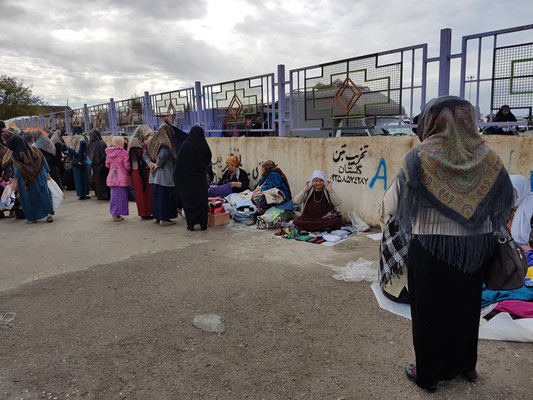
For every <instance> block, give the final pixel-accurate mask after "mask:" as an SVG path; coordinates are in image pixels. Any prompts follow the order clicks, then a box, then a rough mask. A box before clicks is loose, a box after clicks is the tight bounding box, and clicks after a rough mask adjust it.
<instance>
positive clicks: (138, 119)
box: [115, 97, 144, 134]
mask: <svg viewBox="0 0 533 400" xmlns="http://www.w3.org/2000/svg"><path fill="white" fill-rule="evenodd" d="M143 106H144V97H135V98H133V99H127V100H120V101H115V109H116V112H117V125H118V133H119V134H131V133H132V132H133V131H134V130H135V128H136V127H137V126H139V125H141V124H143V118H142V116H143Z"/></svg>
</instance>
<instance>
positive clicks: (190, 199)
mask: <svg viewBox="0 0 533 400" xmlns="http://www.w3.org/2000/svg"><path fill="white" fill-rule="evenodd" d="M210 165H211V149H210V148H209V145H208V144H207V141H206V140H205V136H204V130H203V129H202V128H201V127H199V126H194V127H193V128H192V129H191V132H190V133H189V137H188V138H187V140H185V142H183V144H182V145H181V147H180V150H179V153H178V159H177V161H176V179H177V185H178V186H177V189H178V193H179V196H180V198H181V201H182V202H183V209H184V210H185V218H186V219H187V229H188V230H190V231H192V230H194V225H196V224H200V227H201V229H202V230H205V229H207V210H208V201H207V170H208V168H209V166H210Z"/></svg>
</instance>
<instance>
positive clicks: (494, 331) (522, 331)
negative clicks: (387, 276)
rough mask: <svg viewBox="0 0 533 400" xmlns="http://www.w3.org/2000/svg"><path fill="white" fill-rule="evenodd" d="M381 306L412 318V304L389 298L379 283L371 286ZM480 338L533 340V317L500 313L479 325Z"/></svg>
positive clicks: (511, 340)
mask: <svg viewBox="0 0 533 400" xmlns="http://www.w3.org/2000/svg"><path fill="white" fill-rule="evenodd" d="M370 287H371V288H372V291H373V292H374V296H376V300H377V301H378V304H379V306H380V307H381V308H383V309H384V310H387V311H390V312H391V313H393V314H396V315H399V316H400V317H404V318H407V319H411V306H410V305H408V304H400V303H395V302H394V301H392V300H389V299H387V298H386V297H385V296H384V295H383V292H382V291H381V288H380V287H379V285H378V284H377V283H374V284H372V285H371V286H370ZM479 338H480V339H489V340H506V341H510V342H533V318H522V319H512V318H511V316H510V315H509V314H508V313H499V314H497V315H496V316H495V317H493V318H492V319H491V320H490V321H488V322H487V323H485V324H484V325H482V326H480V327H479Z"/></svg>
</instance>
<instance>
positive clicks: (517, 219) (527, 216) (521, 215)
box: [507, 174, 533, 246]
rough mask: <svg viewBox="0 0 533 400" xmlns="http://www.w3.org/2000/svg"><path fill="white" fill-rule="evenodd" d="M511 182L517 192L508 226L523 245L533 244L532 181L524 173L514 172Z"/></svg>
mask: <svg viewBox="0 0 533 400" xmlns="http://www.w3.org/2000/svg"><path fill="white" fill-rule="evenodd" d="M511 182H512V183H513V188H514V190H515V193H516V201H515V203H514V208H513V210H512V212H511V218H509V221H508V223H507V227H508V229H509V231H510V233H511V236H512V237H513V239H514V241H515V242H516V243H518V244H520V245H522V246H531V245H532V244H533V240H532V236H533V235H532V232H531V222H532V217H533V193H532V192H531V182H530V181H529V179H527V178H526V177H524V176H522V175H517V174H512V175H511Z"/></svg>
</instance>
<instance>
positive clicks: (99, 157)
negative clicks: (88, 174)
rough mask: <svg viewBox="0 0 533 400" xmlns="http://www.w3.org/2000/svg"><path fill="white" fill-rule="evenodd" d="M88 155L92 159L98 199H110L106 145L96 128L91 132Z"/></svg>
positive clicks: (95, 190)
mask: <svg viewBox="0 0 533 400" xmlns="http://www.w3.org/2000/svg"><path fill="white" fill-rule="evenodd" d="M89 138H90V139H89V144H88V145H87V157H89V160H91V163H92V167H93V177H94V192H95V193H96V198H97V199H98V200H109V188H108V187H107V185H106V179H107V174H108V173H109V169H108V168H107V167H106V166H105V149H106V147H107V146H106V145H105V143H104V141H103V140H102V135H101V134H100V131H99V130H98V129H96V128H94V129H93V130H92V131H91V133H90V134H89Z"/></svg>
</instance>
